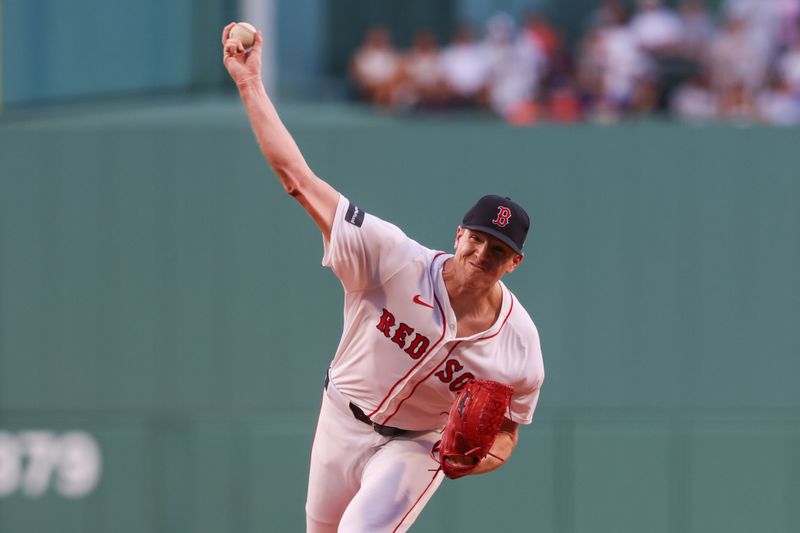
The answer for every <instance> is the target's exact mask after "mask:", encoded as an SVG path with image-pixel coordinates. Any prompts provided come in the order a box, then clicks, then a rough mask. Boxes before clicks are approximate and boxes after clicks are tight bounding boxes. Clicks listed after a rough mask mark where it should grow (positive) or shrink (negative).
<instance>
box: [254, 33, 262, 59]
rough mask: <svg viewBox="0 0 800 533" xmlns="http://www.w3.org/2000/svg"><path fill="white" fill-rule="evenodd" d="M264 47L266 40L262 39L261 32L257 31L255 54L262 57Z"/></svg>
mask: <svg viewBox="0 0 800 533" xmlns="http://www.w3.org/2000/svg"><path fill="white" fill-rule="evenodd" d="M263 47H264V39H262V38H261V32H260V31H257V32H256V35H255V39H254V41H253V46H252V48H253V52H255V53H256V55H258V56H259V57H261V49H262V48H263Z"/></svg>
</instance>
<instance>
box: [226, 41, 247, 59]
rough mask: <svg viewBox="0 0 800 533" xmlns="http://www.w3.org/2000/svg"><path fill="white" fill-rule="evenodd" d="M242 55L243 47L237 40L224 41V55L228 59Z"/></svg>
mask: <svg viewBox="0 0 800 533" xmlns="http://www.w3.org/2000/svg"><path fill="white" fill-rule="evenodd" d="M242 54H244V46H243V45H242V42H241V41H240V40H238V39H228V40H227V41H225V55H226V56H229V57H233V56H237V55H242Z"/></svg>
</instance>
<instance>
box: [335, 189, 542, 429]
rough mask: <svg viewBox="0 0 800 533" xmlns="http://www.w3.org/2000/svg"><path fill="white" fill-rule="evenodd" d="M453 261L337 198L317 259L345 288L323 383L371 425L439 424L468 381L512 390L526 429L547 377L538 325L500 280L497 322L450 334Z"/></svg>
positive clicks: (514, 414) (513, 411)
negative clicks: (338, 332) (448, 273)
mask: <svg viewBox="0 0 800 533" xmlns="http://www.w3.org/2000/svg"><path fill="white" fill-rule="evenodd" d="M451 257H452V255H451V254H447V253H444V252H437V251H435V250H430V249H428V248H426V247H424V246H422V245H421V244H419V243H417V242H415V241H414V240H412V239H410V238H409V237H407V236H406V235H405V234H404V233H403V232H402V231H401V230H400V229H399V228H397V227H396V226H394V225H392V224H390V223H388V222H386V221H384V220H381V219H380V218H377V217H375V216H372V215H369V214H366V213H364V212H363V211H362V210H361V209H360V208H358V207H357V206H355V205H354V204H352V203H350V202H349V201H348V200H347V199H346V198H345V197H344V196H341V197H340V198H339V204H338V206H337V209H336V215H335V217H334V222H333V227H332V230H331V237H330V241H329V242H327V241H326V242H325V253H324V257H323V261H322V264H323V265H324V266H328V267H330V268H331V269H332V270H333V271H334V273H335V274H336V275H337V277H338V278H339V279H340V280H341V282H342V285H343V287H344V291H345V300H344V328H343V332H342V338H341V341H340V343H339V347H338V349H337V351H336V355H335V357H334V359H333V362H332V363H331V369H330V378H331V380H332V381H333V382H334V383H335V384H336V388H337V389H338V390H339V391H340V392H341V393H342V394H343V395H345V396H346V397H347V398H349V399H350V401H352V402H353V403H354V404H356V405H357V406H359V407H360V408H361V409H362V410H363V411H364V413H366V414H367V416H369V417H370V419H372V421H373V422H376V423H378V424H382V425H387V426H394V427H399V428H402V429H407V430H431V429H438V428H441V427H443V426H444V425H445V422H446V420H447V413H448V411H449V410H450V406H451V405H452V403H453V401H454V399H455V396H456V394H457V393H458V391H459V390H460V389H461V388H462V387H463V386H464V385H465V384H466V383H467V381H469V380H470V379H471V378H473V377H475V378H480V379H492V380H495V381H499V382H501V383H505V384H508V385H511V386H512V387H513V388H514V395H513V398H512V402H511V408H510V413H509V417H510V418H511V420H512V421H514V422H517V423H520V424H528V423H530V422H531V420H532V417H533V411H534V409H535V408H536V403H537V401H538V398H539V389H540V387H541V385H542V382H543V380H544V366H543V364H542V355H541V349H540V345H539V334H538V332H537V330H536V326H535V325H534V323H533V321H532V320H531V318H530V316H529V315H528V313H527V312H526V311H525V309H524V308H523V307H522V305H521V304H520V303H519V301H518V300H517V299H516V298H515V297H514V295H513V294H512V293H511V291H509V290H508V288H507V287H506V286H505V285H502V283H501V285H502V291H503V300H502V308H501V310H500V314H499V316H498V319H497V321H496V322H495V323H494V324H493V325H492V326H491V327H490V328H489V329H488V330H486V331H484V332H482V333H479V334H476V335H472V336H470V337H464V338H459V337H457V333H456V331H457V330H456V316H455V313H454V312H453V310H452V308H451V307H450V300H449V297H448V295H447V290H446V288H445V284H444V280H443V278H442V267H443V265H444V263H445V262H446V261H447V260H448V259H449V258H451Z"/></svg>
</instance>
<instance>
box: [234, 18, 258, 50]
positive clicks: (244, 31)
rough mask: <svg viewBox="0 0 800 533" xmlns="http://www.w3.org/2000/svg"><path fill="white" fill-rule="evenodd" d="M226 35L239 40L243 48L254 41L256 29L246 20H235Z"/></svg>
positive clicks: (249, 45)
mask: <svg viewBox="0 0 800 533" xmlns="http://www.w3.org/2000/svg"><path fill="white" fill-rule="evenodd" d="M228 37H230V38H231V39H236V40H238V41H240V42H241V43H242V46H244V47H245V48H250V47H251V46H253V43H255V42H256V29H255V27H253V25H252V24H248V23H247V22H237V23H236V25H235V26H234V27H233V28H231V33H230V35H229V36H228Z"/></svg>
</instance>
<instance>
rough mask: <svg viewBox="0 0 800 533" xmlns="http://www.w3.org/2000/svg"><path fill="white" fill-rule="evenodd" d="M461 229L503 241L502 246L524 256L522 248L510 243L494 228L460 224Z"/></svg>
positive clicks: (509, 240) (508, 238)
mask: <svg viewBox="0 0 800 533" xmlns="http://www.w3.org/2000/svg"><path fill="white" fill-rule="evenodd" d="M461 227H462V228H465V229H471V230H473V231H480V232H481V233H486V234H488V235H491V236H492V237H494V238H496V239H498V240H500V241H503V244H505V245H506V246H508V247H509V248H511V249H512V250H514V252H516V253H518V254H519V255H525V254H524V253H523V252H522V248H519V247H518V246H517V244H516V243H515V242H514V241H512V240H511V238H510V237H508V235H505V234H503V233H501V232H499V231H497V230H496V229H494V228H490V227H487V226H478V225H476V224H468V225H464V224H461Z"/></svg>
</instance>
